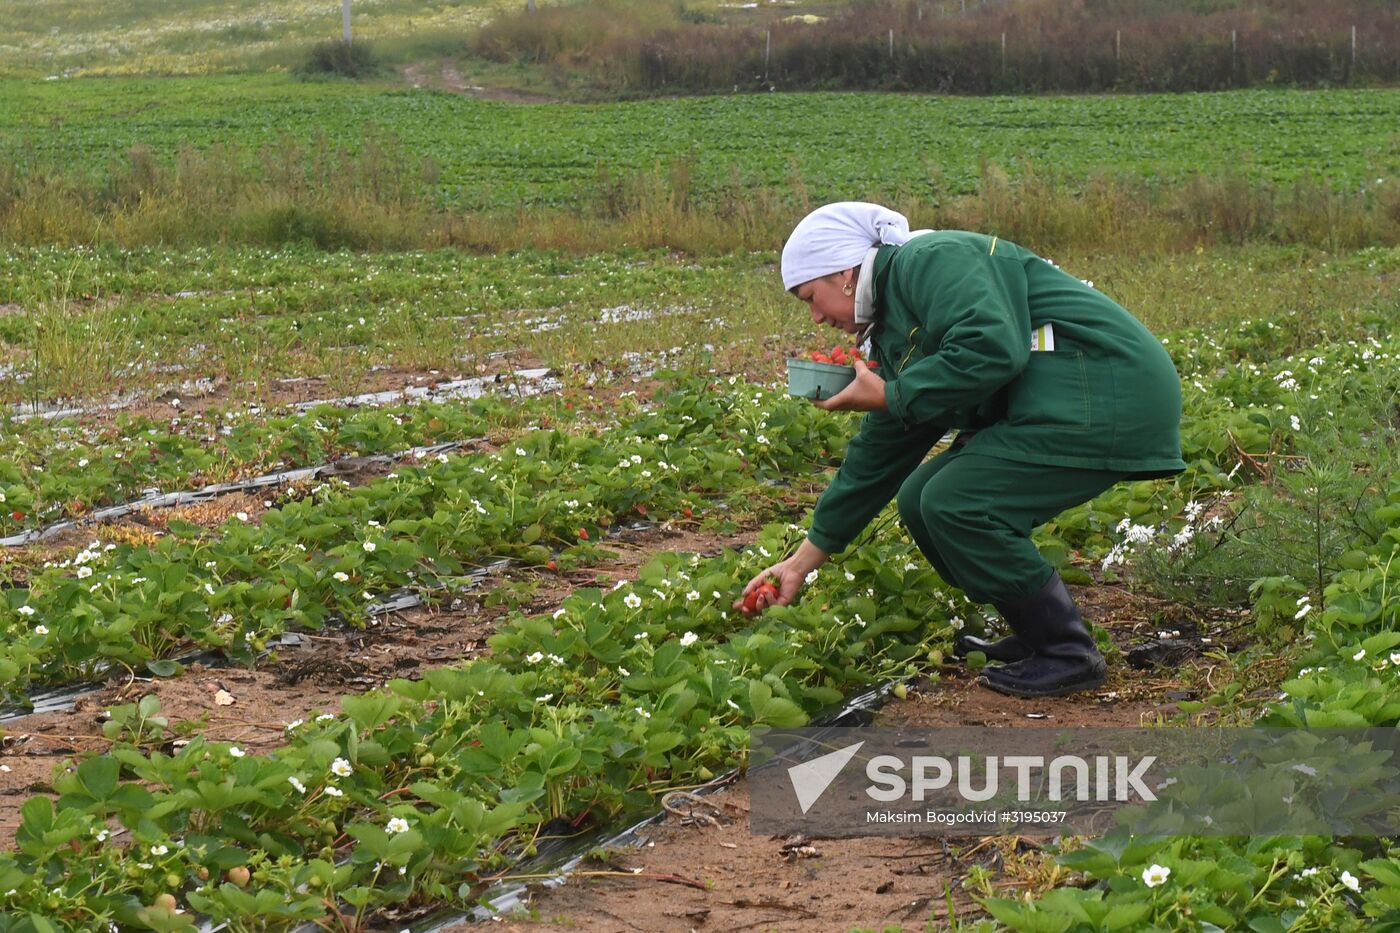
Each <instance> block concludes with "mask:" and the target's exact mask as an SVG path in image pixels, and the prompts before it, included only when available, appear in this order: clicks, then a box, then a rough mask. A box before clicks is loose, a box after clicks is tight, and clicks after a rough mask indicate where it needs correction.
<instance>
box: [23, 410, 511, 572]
mask: <svg viewBox="0 0 1400 933" xmlns="http://www.w3.org/2000/svg"><path fill="white" fill-rule="evenodd" d="M483 440H485V438H480V437H477V438H471V439H470V440H465V441H447V442H445V443H442V444H430V445H428V446H426V447H411V448H409V449H408V450H404V451H400V452H399V453H395V454H368V455H365V456H355V457H341V458H339V459H337V460H331V461H329V462H327V463H322V464H319V465H317V466H310V467H298V468H296V469H293V470H280V471H278V472H276V473H267V474H265V475H263V476H255V477H252V478H251V479H244V480H236V481H234V482H231V483H213V484H211V485H209V486H205V487H203V488H201V489H196V490H192V491H188V492H162V491H161V490H159V489H149V490H147V491H146V493H145V495H143V496H141V498H139V499H133V500H131V501H130V502H124V503H122V504H121V505H113V506H108V507H106V508H102V509H97V510H96V511H94V512H92V513H90V514H88V515H84V516H83V517H82V518H73V519H65V520H63V521H60V522H55V523H53V524H52V525H48V526H47V527H44V528H40V529H36V530H34V531H26V532H23V533H21V534H17V535H11V536H10V537H8V538H0V547H23V546H24V545H26V544H33V543H35V542H38V541H48V540H51V539H52V538H54V537H55V536H57V535H59V534H61V533H62V532H65V531H68V530H69V529H72V528H83V527H86V526H88V525H100V524H102V523H104V522H110V521H113V520H115V519H118V518H125V517H126V516H127V515H130V514H132V513H134V512H141V511H145V510H147V509H169V508H175V507H177V506H182V505H192V504H194V503H197V502H207V501H209V500H210V499H213V498H216V497H218V496H226V495H229V494H231V493H236V492H249V491H252V490H254V489H265V488H267V487H269V486H283V485H288V484H291V483H299V482H303V481H305V480H311V479H319V478H321V477H322V476H326V475H331V476H334V475H335V474H337V473H346V472H353V471H354V470H356V469H360V468H363V467H368V466H388V465H389V464H393V463H397V462H398V461H400V460H402V459H404V458H405V457H415V458H421V457H428V456H432V455H433V454H440V453H446V452H447V451H450V450H457V449H458V448H461V447H466V446H468V445H471V444H477V443H480V442H481V441H483Z"/></svg>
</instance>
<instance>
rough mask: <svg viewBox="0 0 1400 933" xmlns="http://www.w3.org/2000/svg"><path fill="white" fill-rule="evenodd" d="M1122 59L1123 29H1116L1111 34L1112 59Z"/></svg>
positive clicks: (1116, 60) (1115, 60) (1117, 60)
mask: <svg viewBox="0 0 1400 933" xmlns="http://www.w3.org/2000/svg"><path fill="white" fill-rule="evenodd" d="M1122 60H1123V30H1121V29H1120V30H1118V31H1117V32H1115V33H1114V34H1113V61H1114V62H1115V63H1116V62H1121V61H1122Z"/></svg>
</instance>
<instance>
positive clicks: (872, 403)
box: [812, 360, 888, 411]
mask: <svg viewBox="0 0 1400 933" xmlns="http://www.w3.org/2000/svg"><path fill="white" fill-rule="evenodd" d="M855 369H856V378H855V381H854V382H852V383H851V384H850V385H848V386H846V388H844V389H842V390H841V391H840V392H837V393H836V394H835V395H833V396H832V397H831V398H829V399H827V400H826V401H824V402H819V401H814V402H812V404H813V405H816V406H817V407H818V408H825V409H826V410H827V411H884V410H885V409H886V408H887V407H888V406H887V405H886V404H885V380H883V379H881V378H880V377H879V376H877V375H875V373H874V371H873V370H871V368H870V367H869V366H866V365H865V361H864V360H856V361H855Z"/></svg>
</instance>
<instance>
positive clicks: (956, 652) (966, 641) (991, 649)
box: [953, 635, 1033, 664]
mask: <svg viewBox="0 0 1400 933" xmlns="http://www.w3.org/2000/svg"><path fill="white" fill-rule="evenodd" d="M974 651H980V652H982V653H983V654H985V655H986V656H987V660H988V661H1000V662H1001V663H1003V664H1011V663H1014V662H1016V661H1024V660H1025V659H1026V658H1029V657H1030V656H1031V654H1032V653H1033V652H1032V651H1031V649H1030V646H1029V645H1027V644H1026V643H1025V642H1023V641H1021V639H1020V637H1019V636H1016V635H1007V636H1006V637H1005V638H998V639H997V640H996V641H987V640H986V639H985V638H978V637H977V636H976V635H959V636H958V639H957V642H956V643H955V644H954V646H953V657H955V658H966V657H967V656H968V655H969V654H971V653H972V652H974Z"/></svg>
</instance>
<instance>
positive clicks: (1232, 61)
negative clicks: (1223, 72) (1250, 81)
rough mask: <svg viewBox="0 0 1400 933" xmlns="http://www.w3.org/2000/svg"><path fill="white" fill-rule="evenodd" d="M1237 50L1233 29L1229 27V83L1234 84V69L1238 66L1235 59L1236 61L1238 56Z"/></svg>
mask: <svg viewBox="0 0 1400 933" xmlns="http://www.w3.org/2000/svg"><path fill="white" fill-rule="evenodd" d="M1237 52H1238V48H1237V46H1236V40H1235V30H1233V29H1231V30H1230V83H1231V84H1234V83H1235V71H1236V69H1237V67H1238V66H1237V61H1238V58H1239V56H1238V54H1237Z"/></svg>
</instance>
